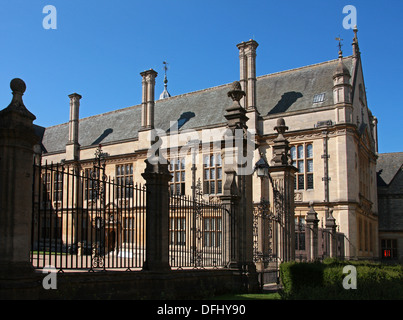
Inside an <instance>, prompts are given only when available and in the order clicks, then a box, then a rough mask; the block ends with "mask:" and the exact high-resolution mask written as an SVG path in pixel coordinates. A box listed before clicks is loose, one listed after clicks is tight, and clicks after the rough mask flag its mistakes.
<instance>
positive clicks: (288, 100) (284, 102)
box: [267, 91, 303, 115]
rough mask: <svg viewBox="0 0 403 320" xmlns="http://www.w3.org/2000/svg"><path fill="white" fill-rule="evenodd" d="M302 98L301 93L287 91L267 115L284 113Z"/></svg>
mask: <svg viewBox="0 0 403 320" xmlns="http://www.w3.org/2000/svg"><path fill="white" fill-rule="evenodd" d="M301 97H303V95H302V93H301V92H295V91H289V92H286V93H284V94H283V95H282V96H281V99H280V101H279V102H277V104H276V105H275V106H274V108H273V109H271V110H270V111H269V112H268V113H267V114H268V115H269V114H275V113H281V112H286V111H287V110H288V109H289V108H290V107H291V106H292V105H293V104H294V103H295V102H296V101H297V100H298V99H299V98H301Z"/></svg>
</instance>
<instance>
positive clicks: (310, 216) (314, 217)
mask: <svg viewBox="0 0 403 320" xmlns="http://www.w3.org/2000/svg"><path fill="white" fill-rule="evenodd" d="M305 220H306V222H308V223H310V222H314V223H318V222H319V219H318V213H317V212H316V211H315V209H314V208H313V201H309V210H308V212H307V215H306V219H305Z"/></svg>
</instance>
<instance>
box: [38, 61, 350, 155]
mask: <svg viewBox="0 0 403 320" xmlns="http://www.w3.org/2000/svg"><path fill="white" fill-rule="evenodd" d="M343 62H344V64H345V65H346V67H347V68H348V70H350V74H352V70H351V69H352V57H351V56H350V57H346V58H343ZM337 63H338V59H336V60H331V61H327V62H323V63H319V64H315V65H311V66H306V67H302V68H298V69H293V70H288V71H283V72H278V73H273V74H269V75H264V76H260V77H258V78H257V84H256V92H257V109H258V111H259V112H260V115H261V116H271V115H277V114H279V113H283V112H291V111H301V110H308V109H311V108H318V107H323V106H330V105H332V104H333V93H332V90H333V79H332V76H333V72H334V70H335V69H336V67H337ZM230 86H231V83H229V84H225V85H221V86H217V87H213V88H209V89H204V90H200V91H196V92H191V93H187V94H182V95H178V96H173V97H170V98H166V99H162V100H157V101H156V102H155V110H154V113H155V128H160V129H163V130H164V131H167V130H169V127H170V121H178V124H179V129H195V128H200V127H206V126H217V125H221V124H222V125H223V124H225V122H226V119H225V117H224V114H225V109H226V108H227V107H228V106H230V105H231V103H232V101H231V99H230V98H229V97H228V96H227V92H228V91H229V88H230ZM321 93H324V100H323V101H322V102H319V103H313V98H314V96H315V95H316V94H321ZM140 124H141V105H137V106H133V107H128V108H124V109H119V110H116V111H113V112H108V113H104V114H99V115H96V116H92V117H88V118H83V119H80V123H79V143H80V145H81V146H82V147H86V146H91V145H98V144H99V143H110V142H118V141H124V140H128V139H135V138H137V136H138V130H139V129H140ZM67 140H68V122H67V123H64V124H60V125H57V126H53V127H48V128H45V132H44V133H43V138H42V144H43V149H44V151H45V152H59V151H63V150H64V149H65V145H66V143H67Z"/></svg>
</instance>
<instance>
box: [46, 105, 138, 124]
mask: <svg viewBox="0 0 403 320" xmlns="http://www.w3.org/2000/svg"><path fill="white" fill-rule="evenodd" d="M139 107H141V104H136V105H134V106H130V107H124V108H121V109H116V110H112V111H107V112H103V113H99V114H94V115H92V116H88V117H85V118H80V119H79V120H80V121H82V120H87V119H90V118H96V117H101V116H104V115H108V114H113V113H117V112H121V111H124V110H127V109H135V108H139ZM69 122H70V120H69V121H67V122H63V123H59V124H55V125H53V126H49V127H44V128H45V129H50V128H56V127H60V126H64V125H67V124H69Z"/></svg>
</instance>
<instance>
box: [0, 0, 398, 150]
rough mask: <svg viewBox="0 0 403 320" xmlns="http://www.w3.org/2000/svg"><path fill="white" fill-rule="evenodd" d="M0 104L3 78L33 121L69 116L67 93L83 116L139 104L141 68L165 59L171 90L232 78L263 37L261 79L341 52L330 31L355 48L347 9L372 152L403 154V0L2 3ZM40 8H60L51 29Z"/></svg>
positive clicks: (5, 94) (5, 99)
mask: <svg viewBox="0 0 403 320" xmlns="http://www.w3.org/2000/svg"><path fill="white" fill-rule="evenodd" d="M0 4H1V5H0V43H1V45H0V109H2V108H4V107H6V106H7V105H8V104H9V102H10V101H11V94H10V93H11V92H10V91H11V90H10V87H9V83H10V80H11V79H12V78H15V77H19V78H22V79H23V80H24V81H25V82H26V84H27V91H26V93H25V95H24V102H25V105H26V106H27V108H28V109H29V110H30V111H31V112H32V113H34V114H35V115H36V117H37V120H36V121H35V123H36V124H38V125H41V126H45V127H46V126H51V125H56V124H60V123H64V122H67V121H68V119H69V99H68V97H67V96H68V95H69V94H71V93H73V92H77V93H79V94H81V95H82V96H83V99H82V100H81V108H80V117H81V118H84V117H88V116H91V115H95V114H99V113H103V112H108V111H112V110H116V109H118V108H123V107H128V106H132V105H137V104H139V103H141V77H140V75H139V73H140V72H141V71H144V70H146V69H150V68H153V69H154V70H156V71H157V72H159V76H158V78H157V83H156V98H158V96H159V94H160V92H162V90H163V82H162V80H163V65H162V62H163V61H164V60H166V61H168V63H169V71H168V79H169V83H168V88H169V91H170V93H171V94H172V95H178V94H182V93H186V92H191V91H196V90H200V89H204V88H208V87H213V86H216V85H221V84H225V83H229V82H232V81H234V80H237V79H239V64H238V51H237V48H236V44H237V43H239V42H242V41H247V40H249V39H251V38H253V39H255V40H256V41H257V42H258V43H259V48H258V52H257V53H258V56H257V75H258V76H259V75H264V74H268V73H272V72H277V71H283V70H287V69H292V68H296V67H301V66H305V65H309V64H313V63H319V62H322V61H327V60H330V59H335V58H337V51H338V48H337V42H336V41H335V37H337V36H339V35H340V37H341V38H343V39H344V41H343V44H344V45H343V52H344V55H345V56H347V55H350V54H351V52H352V49H351V42H352V38H353V32H352V30H345V29H344V28H343V24H342V22H343V19H344V18H345V16H346V14H343V12H342V10H343V7H344V6H345V5H354V6H355V7H356V9H357V24H358V30H359V32H358V38H359V44H360V50H361V53H362V59H363V64H364V76H365V85H366V88H367V98H368V105H369V107H370V109H371V110H372V112H373V114H374V115H375V116H377V117H378V119H379V131H378V134H379V151H380V152H397V151H403V147H402V146H403V143H402V141H401V139H402V137H403V120H402V119H403V105H402V99H400V93H401V92H402V89H403V80H402V79H403V78H402V76H401V74H402V72H403V66H402V51H403V44H402V33H403V18H402V17H403V16H402V12H403V1H402V0H385V1H372V0H361V1H350V0H345V1H341V0H332V1H324V0H316V1H313V0H305V1H301V0H288V1H278V0H276V1H272V0H270V1H269V0H252V1H251V0H248V1H237V0H231V1H227V0H225V1H221V0H213V1H211V0H203V1H193V0H149V1H145V0H141V1H139V0H114V1H111V0H85V1H82V0H81V1H78V0H68V1H67V0H47V1H41V0H35V1H31V0H12V1H11V0H0ZM45 5H53V6H55V8H56V9H57V29H56V30H46V29H44V28H43V26H42V21H43V19H44V18H45V17H46V14H44V13H42V10H43V8H44V7H45Z"/></svg>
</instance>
